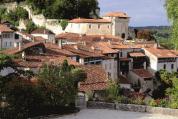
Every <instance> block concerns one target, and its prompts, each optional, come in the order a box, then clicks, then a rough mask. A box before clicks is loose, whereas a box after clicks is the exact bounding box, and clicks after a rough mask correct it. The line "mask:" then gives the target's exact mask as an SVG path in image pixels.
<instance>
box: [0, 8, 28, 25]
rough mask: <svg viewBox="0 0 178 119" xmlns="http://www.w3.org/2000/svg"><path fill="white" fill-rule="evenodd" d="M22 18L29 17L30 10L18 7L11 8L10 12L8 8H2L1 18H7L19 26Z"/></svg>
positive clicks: (0, 11)
mask: <svg viewBox="0 0 178 119" xmlns="http://www.w3.org/2000/svg"><path fill="white" fill-rule="evenodd" d="M20 19H28V12H27V11H26V10H25V9H23V8H22V7H17V8H16V9H15V10H10V11H9V12H7V10H6V9H0V20H7V21H9V22H11V23H12V24H14V25H15V26H18V25H19V20H20Z"/></svg>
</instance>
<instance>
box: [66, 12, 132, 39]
mask: <svg viewBox="0 0 178 119" xmlns="http://www.w3.org/2000/svg"><path fill="white" fill-rule="evenodd" d="M129 20H130V18H129V17H128V16H127V14H126V13H123V12H112V13H108V14H106V15H105V16H104V17H103V18H102V19H84V18H77V19H73V20H70V21H69V24H68V26H67V28H66V30H65V31H66V32H69V33H77V34H86V35H112V36H119V37H122V38H123V39H127V38H128V28H129Z"/></svg>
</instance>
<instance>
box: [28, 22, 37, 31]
mask: <svg viewBox="0 0 178 119" xmlns="http://www.w3.org/2000/svg"><path fill="white" fill-rule="evenodd" d="M35 29H37V26H36V25H35V24H34V23H33V22H32V21H31V20H29V22H28V24H27V25H26V31H27V32H28V33H31V32H32V31H33V30H35Z"/></svg>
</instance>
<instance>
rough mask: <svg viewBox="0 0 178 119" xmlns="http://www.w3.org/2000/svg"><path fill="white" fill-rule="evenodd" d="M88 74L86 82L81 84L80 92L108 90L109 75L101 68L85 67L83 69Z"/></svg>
mask: <svg viewBox="0 0 178 119" xmlns="http://www.w3.org/2000/svg"><path fill="white" fill-rule="evenodd" d="M81 68H82V69H83V70H84V71H85V72H86V73H87V79H86V81H85V82H81V83H80V87H79V90H80V91H85V92H87V91H95V90H104V89H106V88H107V86H108V84H107V81H108V78H107V74H106V72H105V71H104V69H103V68H102V67H101V66H98V65H85V66H82V67H81Z"/></svg>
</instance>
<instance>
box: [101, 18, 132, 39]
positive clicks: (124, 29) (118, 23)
mask: <svg viewBox="0 0 178 119" xmlns="http://www.w3.org/2000/svg"><path fill="white" fill-rule="evenodd" d="M104 18H105V19H109V20H111V21H112V35H113V36H122V34H123V33H124V34H125V39H127V38H128V33H129V32H128V28H129V20H130V18H126V19H123V18H119V17H104Z"/></svg>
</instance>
